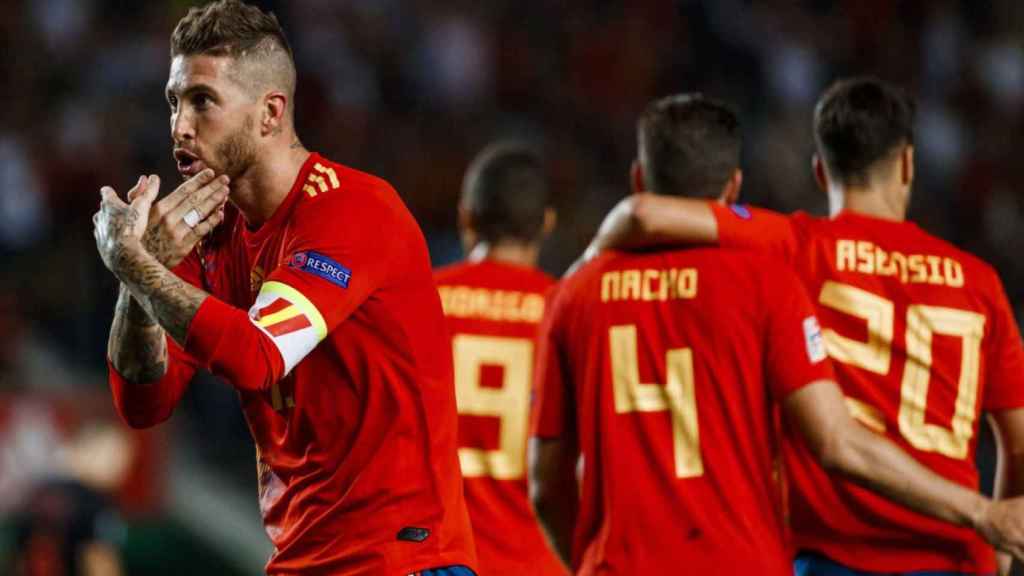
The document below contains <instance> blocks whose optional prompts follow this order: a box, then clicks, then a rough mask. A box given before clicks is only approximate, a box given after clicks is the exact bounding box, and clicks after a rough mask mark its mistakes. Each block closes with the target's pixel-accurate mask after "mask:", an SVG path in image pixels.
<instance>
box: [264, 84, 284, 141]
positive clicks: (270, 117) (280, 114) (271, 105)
mask: <svg viewBox="0 0 1024 576" xmlns="http://www.w3.org/2000/svg"><path fill="white" fill-rule="evenodd" d="M287 113H288V96H287V95H286V94H285V93H284V92H269V93H267V94H266V95H265V96H264V97H263V110H262V118H261V119H260V133H261V134H262V135H264V136H266V135H268V134H275V133H277V132H280V131H281V128H282V126H283V124H284V121H285V114H287Z"/></svg>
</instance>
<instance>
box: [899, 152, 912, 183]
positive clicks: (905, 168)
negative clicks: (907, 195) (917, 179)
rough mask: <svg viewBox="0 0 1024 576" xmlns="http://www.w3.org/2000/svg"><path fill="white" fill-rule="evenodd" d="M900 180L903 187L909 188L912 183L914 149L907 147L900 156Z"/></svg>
mask: <svg viewBox="0 0 1024 576" xmlns="http://www.w3.org/2000/svg"><path fill="white" fill-rule="evenodd" d="M900 178H901V183H902V184H903V185H904V186H910V184H911V183H912V182H913V181H914V147H913V146H911V145H907V146H906V147H904V148H903V154H901V155H900Z"/></svg>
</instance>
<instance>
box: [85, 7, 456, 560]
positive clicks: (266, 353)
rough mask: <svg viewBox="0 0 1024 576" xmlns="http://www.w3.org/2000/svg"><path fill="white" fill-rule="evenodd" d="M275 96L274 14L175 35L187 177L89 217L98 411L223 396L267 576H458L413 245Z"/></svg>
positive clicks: (180, 149)
mask: <svg viewBox="0 0 1024 576" xmlns="http://www.w3.org/2000/svg"><path fill="white" fill-rule="evenodd" d="M294 89H295V67H294V63H293V61H292V56H291V52H290V49H289V48H288V44H287V41H286V39H285V36H284V33H283V31H282V30H281V28H280V25H279V24H278V22H277V19H276V18H274V17H273V15H271V14H266V13H263V12H262V11H260V10H259V9H257V8H255V7H251V6H246V5H244V4H242V3H240V2H238V1H237V0H221V1H219V2H216V3H213V4H209V5H207V6H205V7H202V8H193V9H192V10H190V11H189V12H188V14H187V15H186V16H185V17H184V18H183V19H182V20H181V21H180V22H179V23H178V25H177V27H176V28H175V31H174V34H173V36H172V40H171V72H170V79H169V81H168V84H167V100H168V103H169V104H170V108H171V135H172V138H173V141H174V146H175V157H176V158H177V160H178V162H179V169H180V171H181V172H182V173H183V175H185V176H186V177H189V181H188V182H186V183H185V184H184V185H183V186H182V187H181V188H179V190H177V191H175V192H174V193H173V194H171V195H170V196H168V197H167V198H165V199H164V200H162V201H161V202H159V203H155V204H154V199H155V198H156V196H157V192H158V187H159V182H158V180H157V179H156V178H155V177H149V178H143V179H140V182H139V184H138V185H137V186H136V187H135V188H134V189H133V190H132V191H131V192H130V193H129V195H128V198H129V200H130V203H127V204H126V203H125V202H123V201H121V200H120V199H119V198H118V197H117V195H116V193H115V192H114V191H113V190H112V189H111V188H109V187H108V188H104V190H103V192H102V196H103V201H102V203H101V208H100V211H99V212H98V213H97V215H96V217H95V219H94V220H95V223H96V229H95V235H96V241H97V247H98V249H99V252H100V255H101V256H102V258H103V261H104V263H105V264H106V265H107V267H108V268H110V270H111V271H112V272H113V273H114V274H115V275H116V276H117V277H118V278H119V279H120V281H121V283H122V285H121V294H120V298H119V303H118V306H117V310H116V312H115V317H114V322H113V326H112V328H111V334H110V343H109V355H110V384H111V387H112V389H113V395H114V401H115V404H116V406H117V409H118V411H119V412H120V413H121V415H122V416H123V418H124V419H125V420H126V421H127V422H128V423H129V424H131V425H132V426H136V427H143V426H152V425H155V424H157V423H159V422H161V421H163V420H165V419H167V418H168V417H169V416H170V414H171V411H172V410H173V408H174V406H175V404H176V403H177V402H178V400H179V399H180V398H181V395H182V394H183V392H184V391H185V389H186V387H187V385H188V383H189V381H190V380H191V378H192V375H193V374H194V372H195V371H196V370H197V369H199V368H206V369H209V370H211V371H212V372H213V373H214V374H216V375H217V376H219V377H220V378H221V379H223V380H224V381H225V382H227V383H229V384H230V385H232V386H233V387H234V388H236V389H237V391H238V393H239V396H240V398H241V403H242V408H243V410H244V411H245V415H246V418H247V420H248V423H249V426H250V429H251V431H252V434H253V437H254V439H255V442H256V447H257V459H258V469H259V502H260V508H261V511H262V514H263V519H264V522H265V524H266V530H267V534H268V535H269V537H270V539H271V541H272V542H273V544H274V546H275V550H274V553H273V555H272V557H271V558H270V560H269V563H268V565H267V572H268V573H269V574H273V575H281V574H324V575H327V574H329V575H342V574H344V575H374V576H376V575H381V574H383V575H391V576H406V575H408V574H410V573H414V572H417V571H426V570H432V571H431V572H429V573H431V574H472V571H471V567H472V566H474V565H475V562H476V560H475V552H474V546H473V539H472V531H471V527H470V524H469V516H468V514H467V511H466V507H465V502H464V500H463V493H462V480H461V476H460V474H459V470H458V459H457V451H456V450H457V444H456V442H457V437H456V424H457V414H456V409H455V390H454V386H453V384H452V363H451V353H450V350H449V348H448V346H447V339H446V338H445V333H446V332H445V327H444V317H443V315H442V310H441V303H440V299H439V298H438V295H437V291H436V290H435V288H434V283H433V280H432V277H431V270H430V263H429V258H428V255H427V249H426V243H425V242H424V239H423V236H422V234H421V232H420V230H419V228H418V227H417V225H416V222H415V221H414V219H413V217H412V215H411V214H410V213H409V212H408V210H407V209H406V207H405V206H404V205H403V203H402V202H401V200H400V199H399V197H398V195H397V194H396V193H395V191H394V190H393V189H392V188H391V186H390V185H388V183H387V182H384V181H383V180H380V179H379V178H376V177H373V176H370V175H368V174H364V173H361V172H357V171H355V170H353V169H350V168H346V167H344V166H341V165H339V164H336V163H334V162H331V161H329V160H327V159H326V158H323V157H321V156H319V155H318V154H316V153H310V152H308V151H307V150H306V149H305V148H304V147H303V146H302V144H301V143H300V142H299V140H298V138H297V137H296V135H295V131H294V125H293V108H294V106H293V102H294V99H293V97H294ZM213 174H220V175H222V176H220V177H219V178H222V179H219V180H214V179H213ZM225 177H226V178H225ZM228 180H230V184H229V185H225V184H224V183H225V182H226V181H228ZM211 199H212V201H211ZM225 199H230V202H228V203H227V205H226V206H224V207H223V211H222V213H221V211H218V210H217V206H218V205H220V203H221V202H223V201H224V200H225ZM168 200H171V202H168ZM221 220H223V222H221V223H220V226H219V227H217V228H216V229H215V230H214V231H213V232H212V234H210V235H209V236H207V237H205V238H204V239H203V240H202V242H200V241H199V240H200V238H202V237H203V234H204V233H205V232H207V231H208V230H209V229H210V228H211V227H212V226H213V225H214V224H216V223H218V222H220V221H221ZM172 267H173V272H172V270H171V268H172Z"/></svg>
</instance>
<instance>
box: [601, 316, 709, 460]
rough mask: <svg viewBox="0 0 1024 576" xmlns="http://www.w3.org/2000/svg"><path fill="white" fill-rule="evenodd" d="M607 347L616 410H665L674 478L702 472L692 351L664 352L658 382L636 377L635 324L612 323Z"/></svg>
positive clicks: (674, 350)
mask: <svg viewBox="0 0 1024 576" xmlns="http://www.w3.org/2000/svg"><path fill="white" fill-rule="evenodd" d="M608 342H609V345H610V348H611V368H612V391H613V394H614V398H615V412H616V414H630V413H634V412H665V411H667V412H668V413H669V415H670V418H671V420H672V448H673V457H674V460H675V473H676V477H677V478H695V477H698V476H702V475H703V474H704V460H703V458H702V457H701V452H700V429H699V428H698V422H697V399H696V392H695V390H694V381H693V351H692V350H691V349H690V348H677V349H673V350H669V351H667V352H666V353H665V380H666V383H665V385H664V386H662V385H661V384H649V383H644V382H641V381H640V366H639V360H638V357H637V331H636V326H635V325H632V324H629V325H622V326H612V327H611V328H610V329H609V332H608Z"/></svg>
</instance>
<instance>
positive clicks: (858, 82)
mask: <svg viewBox="0 0 1024 576" xmlns="http://www.w3.org/2000/svg"><path fill="white" fill-rule="evenodd" d="M915 112H916V105H915V103H914V100H913V99H912V98H911V97H909V96H908V95H907V94H906V93H905V92H904V91H903V90H901V89H900V88H898V87H897V86H894V85H892V84H889V83H887V82H884V81H882V80H879V79H878V78H874V77H870V76H858V77H854V78H846V79H843V80H839V81H837V82H835V83H834V84H832V86H830V87H829V88H828V89H827V90H825V93H824V94H822V96H821V99H820V100H818V104H817V106H815V108H814V141H815V143H816V144H817V147H818V153H819V154H820V155H821V158H822V160H823V161H824V162H825V165H826V167H828V170H829V173H830V174H832V177H833V178H836V179H838V180H839V181H841V182H844V183H863V182H864V181H866V179H867V177H868V175H869V174H868V173H869V172H870V169H871V167H872V166H874V164H875V163H876V162H878V161H879V160H881V159H883V158H885V157H887V156H889V155H890V154H892V153H893V152H894V151H895V150H896V149H897V148H899V147H901V146H906V145H909V144H913V143H914V115H915Z"/></svg>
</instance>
